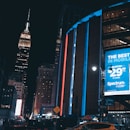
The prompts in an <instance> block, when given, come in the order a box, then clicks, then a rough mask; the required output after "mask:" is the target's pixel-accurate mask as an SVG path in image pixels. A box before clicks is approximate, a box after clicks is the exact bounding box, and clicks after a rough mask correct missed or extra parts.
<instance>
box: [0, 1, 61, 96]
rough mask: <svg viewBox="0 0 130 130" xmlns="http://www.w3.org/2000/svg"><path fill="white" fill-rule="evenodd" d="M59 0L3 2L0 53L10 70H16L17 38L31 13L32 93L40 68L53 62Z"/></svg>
mask: <svg viewBox="0 0 130 130" xmlns="http://www.w3.org/2000/svg"><path fill="white" fill-rule="evenodd" d="M59 1H60V0H45V1H44V0H37V1H36V0H21V1H20V0H13V1H11V0H3V2H2V1H1V3H0V57H3V58H5V59H6V65H7V68H8V72H9V73H10V72H12V71H14V65H15V61H16V53H17V50H18V47H17V45H18V41H19V36H20V34H21V32H23V30H24V29H25V24H26V20H27V16H28V10H29V8H30V9H31V12H30V13H31V14H30V28H29V30H30V33H31V37H32V40H31V41H32V47H31V51H30V59H29V75H28V76H29V78H28V82H29V93H31V94H32V92H33V91H34V90H35V86H36V76H37V68H38V66H40V65H41V64H42V63H54V55H55V41H56V37H57V34H58V32H57V29H58V21H59V20H58V19H59V13H60V5H61V2H59Z"/></svg>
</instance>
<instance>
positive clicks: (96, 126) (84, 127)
mask: <svg viewBox="0 0 130 130" xmlns="http://www.w3.org/2000/svg"><path fill="white" fill-rule="evenodd" d="M73 130H117V129H116V127H115V126H114V124H111V123H107V122H87V123H84V124H81V125H78V126H76V127H74V128H73Z"/></svg>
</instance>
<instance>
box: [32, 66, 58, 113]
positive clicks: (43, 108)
mask: <svg viewBox="0 0 130 130" xmlns="http://www.w3.org/2000/svg"><path fill="white" fill-rule="evenodd" d="M55 97H56V87H55V85H54V65H52V64H51V65H42V66H40V67H39V68H38V76H37V86H36V93H35V97H34V104H33V114H34V115H38V114H40V115H42V114H47V113H48V112H53V108H54V107H55V103H56V98H55Z"/></svg>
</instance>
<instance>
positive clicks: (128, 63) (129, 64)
mask: <svg viewBox="0 0 130 130" xmlns="http://www.w3.org/2000/svg"><path fill="white" fill-rule="evenodd" d="M104 95H105V96H110V95H130V48H123V49H116V50H109V51H106V52H105V85H104Z"/></svg>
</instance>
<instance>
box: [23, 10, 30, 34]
mask: <svg viewBox="0 0 130 130" xmlns="http://www.w3.org/2000/svg"><path fill="white" fill-rule="evenodd" d="M29 19H30V8H29V10H28V17H27V22H26V28H25V30H24V31H25V32H29Z"/></svg>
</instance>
